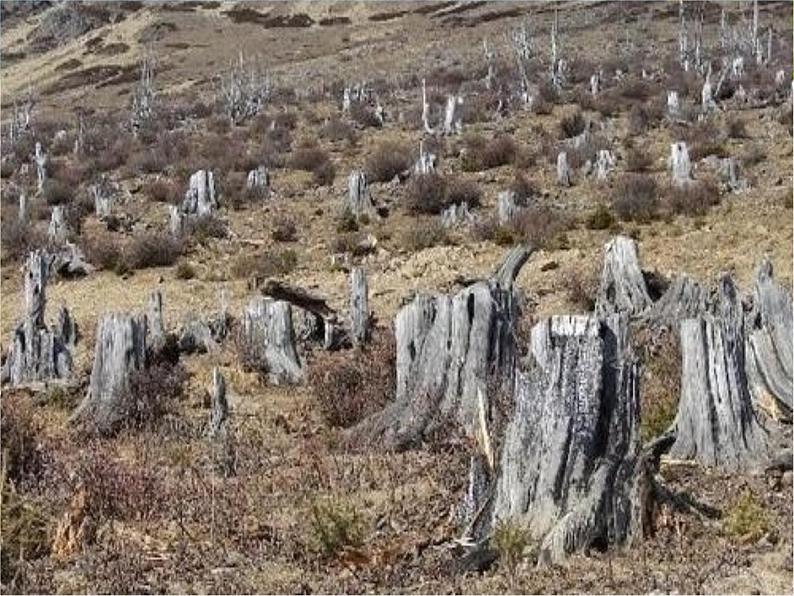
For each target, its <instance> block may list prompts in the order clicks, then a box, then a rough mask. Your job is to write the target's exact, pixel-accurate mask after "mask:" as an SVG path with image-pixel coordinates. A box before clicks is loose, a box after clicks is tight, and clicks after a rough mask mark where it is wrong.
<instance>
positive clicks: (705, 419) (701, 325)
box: [670, 276, 769, 471]
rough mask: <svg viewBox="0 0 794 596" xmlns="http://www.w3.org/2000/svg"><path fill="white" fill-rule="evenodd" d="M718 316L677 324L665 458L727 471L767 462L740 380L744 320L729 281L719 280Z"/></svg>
mask: <svg viewBox="0 0 794 596" xmlns="http://www.w3.org/2000/svg"><path fill="white" fill-rule="evenodd" d="M719 301H720V302H719V306H718V313H719V314H718V315H716V316H715V315H704V316H700V317H698V318H695V319H686V320H684V321H682V322H681V331H680V336H681V399H680V401H679V404H678V413H677V415H676V420H675V425H674V427H675V437H676V438H675V442H674V443H673V446H672V447H671V448H670V456H671V457H675V458H680V459H692V460H696V461H698V462H700V463H702V464H703V465H705V466H709V467H719V468H723V469H726V470H731V471H733V470H741V469H748V468H753V467H755V466H757V465H759V464H760V463H761V462H763V461H765V460H766V459H767V458H768V457H769V451H768V445H767V431H766V430H765V429H764V427H763V426H762V425H761V424H760V423H759V421H758V419H757V418H756V414H755V412H754V411H753V408H752V403H751V399H750V392H749V389H748V385H747V378H746V376H745V354H744V348H745V341H744V315H743V312H742V304H741V300H740V299H739V296H738V292H737V289H736V287H735V285H734V283H733V280H732V279H731V278H730V277H729V276H725V277H723V278H722V279H721V280H720V290H719Z"/></svg>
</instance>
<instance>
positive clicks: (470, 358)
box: [349, 246, 530, 449]
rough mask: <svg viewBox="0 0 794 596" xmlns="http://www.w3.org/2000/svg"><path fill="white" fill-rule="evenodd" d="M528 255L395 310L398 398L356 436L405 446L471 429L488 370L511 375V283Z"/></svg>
mask: <svg viewBox="0 0 794 596" xmlns="http://www.w3.org/2000/svg"><path fill="white" fill-rule="evenodd" d="M529 254H530V250H529V249H528V248H526V247H523V246H522V247H517V248H515V249H513V250H512V251H511V252H510V253H509V255H508V258H507V259H505V262H504V263H503V265H502V266H501V267H500V268H499V270H498V271H497V273H496V274H495V275H494V276H493V278H492V279H490V280H488V281H479V282H476V283H474V284H472V285H470V286H469V287H467V288H465V289H463V290H461V291H460V292H458V293H457V294H455V295H454V296H450V295H446V294H419V295H417V296H416V297H415V298H414V299H413V300H412V301H411V302H410V303H408V304H407V305H406V306H404V307H403V308H402V309H401V310H400V311H399V312H398V313H397V316H396V318H395V321H394V328H395V338H396V344H397V345H396V369H397V383H396V396H395V399H394V401H393V402H391V403H389V404H388V405H387V406H386V407H385V408H384V409H383V410H382V411H381V412H378V413H377V414H375V415H373V416H371V417H369V418H367V419H365V420H364V421H362V422H361V423H360V424H358V425H357V426H356V427H354V428H353V429H351V431H350V434H349V436H350V437H351V438H352V439H353V440H356V441H364V442H368V441H371V442H373V443H374V444H378V445H381V446H382V447H384V448H386V449H404V448H407V447H410V446H414V445H416V444H418V443H420V442H421V441H422V440H424V438H426V436H428V435H429V434H431V433H433V432H434V431H436V430H438V429H440V428H442V427H444V426H445V424H447V423H452V424H453V425H455V426H458V427H461V428H463V429H464V431H465V432H467V433H471V432H472V431H473V429H474V428H475V426H476V421H477V417H478V411H479V409H480V406H479V405H478V399H479V398H478V393H482V394H484V395H486V396H487V394H488V392H487V383H488V379H489V378H490V377H491V376H492V375H493V376H495V377H496V378H497V379H499V380H501V381H503V382H505V383H507V382H508V380H509V379H510V378H511V376H512V371H513V366H514V362H513V361H514V356H515V346H514V342H515V328H514V327H515V321H516V317H517V305H516V300H515V297H514V295H513V287H512V284H513V281H514V280H515V277H516V275H518V272H519V270H520V269H521V267H522V266H523V265H524V263H525V262H526V260H527V258H528V257H529Z"/></svg>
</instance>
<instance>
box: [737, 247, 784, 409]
mask: <svg viewBox="0 0 794 596" xmlns="http://www.w3.org/2000/svg"><path fill="white" fill-rule="evenodd" d="M791 309H792V305H791V293H790V292H789V291H788V290H787V289H786V288H784V287H783V286H782V285H780V284H778V283H777V282H776V281H775V280H774V277H773V271H772V263H771V262H770V261H769V260H768V259H764V260H763V261H762V262H761V265H760V266H759V268H758V274H757V276H756V282H755V289H754V292H753V308H752V311H751V312H750V313H749V316H748V320H747V322H746V329H747V343H746V354H745V356H746V364H747V380H748V382H749V386H750V391H751V394H752V396H753V401H754V403H755V405H756V406H757V407H758V408H760V409H761V410H763V411H764V412H766V413H767V414H768V415H770V416H772V417H773V418H776V419H782V420H791V409H792V406H791V397H792V310H791Z"/></svg>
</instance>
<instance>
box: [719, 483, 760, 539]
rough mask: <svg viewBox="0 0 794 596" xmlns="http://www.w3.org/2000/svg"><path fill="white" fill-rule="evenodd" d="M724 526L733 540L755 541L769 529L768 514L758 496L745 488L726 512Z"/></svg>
mask: <svg viewBox="0 0 794 596" xmlns="http://www.w3.org/2000/svg"><path fill="white" fill-rule="evenodd" d="M724 527H725V530H726V531H727V532H728V535H729V536H731V537H732V538H734V539H735V540H739V541H741V542H745V543H746V542H755V541H757V540H759V539H760V538H761V537H762V536H764V534H766V533H767V532H768V531H769V529H770V522H769V515H768V514H767V512H766V508H765V507H764V506H763V505H762V504H761V503H760V502H759V500H758V498H757V497H756V496H755V495H753V493H752V492H751V491H750V490H747V489H745V490H744V491H743V492H742V494H741V496H739V498H738V499H736V501H735V502H734V504H733V505H732V506H731V508H730V509H729V510H728V511H727V512H726V515H725V523H724Z"/></svg>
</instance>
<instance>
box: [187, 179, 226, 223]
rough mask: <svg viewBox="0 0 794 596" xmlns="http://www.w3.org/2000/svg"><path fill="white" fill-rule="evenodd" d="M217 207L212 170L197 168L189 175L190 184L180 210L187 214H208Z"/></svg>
mask: <svg viewBox="0 0 794 596" xmlns="http://www.w3.org/2000/svg"><path fill="white" fill-rule="evenodd" d="M217 208H218V201H217V198H216V196H215V177H214V176H213V174H212V172H208V171H207V170H199V171H198V172H195V173H194V174H193V175H192V176H190V184H189V188H188V190H187V192H186V193H185V200H184V201H183V202H182V211H183V212H184V213H186V214H188V215H198V216H199V217H201V216H204V215H210V214H211V213H212V212H214V211H215V210H216V209H217Z"/></svg>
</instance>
